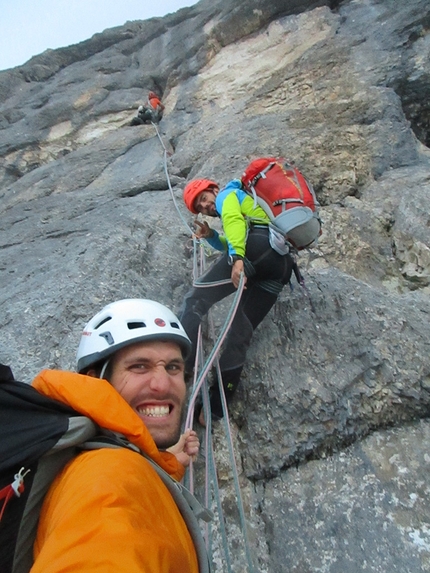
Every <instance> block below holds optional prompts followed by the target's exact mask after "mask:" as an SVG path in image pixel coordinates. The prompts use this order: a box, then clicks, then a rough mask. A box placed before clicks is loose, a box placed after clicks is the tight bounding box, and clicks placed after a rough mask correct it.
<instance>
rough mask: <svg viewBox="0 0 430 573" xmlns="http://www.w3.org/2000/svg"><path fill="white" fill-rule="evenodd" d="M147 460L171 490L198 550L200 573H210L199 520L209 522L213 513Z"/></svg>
mask: <svg viewBox="0 0 430 573" xmlns="http://www.w3.org/2000/svg"><path fill="white" fill-rule="evenodd" d="M145 459H147V460H148V461H149V463H150V464H151V465H152V467H153V468H154V469H155V471H156V472H157V474H158V475H159V477H160V478H161V480H162V482H163V483H164V485H165V486H166V487H167V489H168V490H169V492H170V494H171V496H172V497H173V499H174V500H175V502H176V505H177V506H178V509H179V511H180V513H181V515H182V517H183V518H184V521H185V523H186V525H187V528H188V531H189V532H190V535H191V538H192V540H193V543H194V547H195V549H196V553H197V559H198V562H199V572H200V573H210V563H209V558H208V553H207V549H206V544H205V541H204V539H203V536H202V532H201V529H200V525H199V522H198V521H197V520H198V519H203V520H204V521H206V522H209V521H211V520H212V519H213V513H212V512H211V511H210V510H209V509H206V508H205V507H203V505H201V503H200V502H199V501H198V500H197V499H196V498H195V497H194V495H193V494H192V493H191V492H190V491H189V490H188V489H187V488H186V487H184V486H183V485H182V484H180V483H179V482H177V481H175V480H174V479H172V478H171V477H170V476H169V474H168V473H167V472H165V471H164V470H163V469H162V468H160V466H159V465H158V464H156V463H155V462H154V461H153V460H152V459H151V458H149V457H148V456H145Z"/></svg>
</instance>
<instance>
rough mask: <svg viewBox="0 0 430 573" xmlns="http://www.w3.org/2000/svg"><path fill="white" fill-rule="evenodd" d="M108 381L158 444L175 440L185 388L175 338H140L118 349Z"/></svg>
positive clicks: (164, 444) (160, 446) (179, 423)
mask: <svg viewBox="0 0 430 573" xmlns="http://www.w3.org/2000/svg"><path fill="white" fill-rule="evenodd" d="M110 383H111V384H112V386H113V387H114V388H115V389H116V390H117V391H118V392H119V394H121V396H122V397H123V398H124V400H125V401H126V402H128V404H130V406H131V407H132V408H133V410H134V411H135V412H137V414H138V415H139V417H140V418H141V419H142V420H143V422H144V423H145V425H146V427H147V428H148V430H149V432H150V434H151V436H152V437H153V439H154V442H155V443H156V445H157V447H158V448H161V449H165V448H168V447H170V446H172V445H173V444H175V443H176V442H177V441H178V440H179V437H180V431H181V420H182V412H183V409H184V404H185V392H186V390H185V381H184V360H183V358H182V353H181V349H180V348H179V346H178V345H177V344H176V343H175V342H162V341H158V340H156V341H149V342H140V343H136V344H133V345H132V346H127V347H126V348H123V349H121V350H119V351H118V352H117V353H116V354H115V356H114V359H113V364H112V374H111V376H110Z"/></svg>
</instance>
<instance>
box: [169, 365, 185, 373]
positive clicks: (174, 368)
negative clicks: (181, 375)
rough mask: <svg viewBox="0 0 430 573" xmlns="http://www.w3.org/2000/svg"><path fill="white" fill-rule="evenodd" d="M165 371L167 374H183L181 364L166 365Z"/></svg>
mask: <svg viewBox="0 0 430 573" xmlns="http://www.w3.org/2000/svg"><path fill="white" fill-rule="evenodd" d="M166 370H167V371H168V372H172V373H176V372H183V371H184V365H183V364H168V365H167V366H166Z"/></svg>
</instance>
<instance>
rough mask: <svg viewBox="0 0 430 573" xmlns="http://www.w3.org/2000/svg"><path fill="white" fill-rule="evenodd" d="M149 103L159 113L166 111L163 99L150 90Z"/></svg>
mask: <svg viewBox="0 0 430 573" xmlns="http://www.w3.org/2000/svg"><path fill="white" fill-rule="evenodd" d="M148 103H149V105H150V106H151V107H152V108H153V109H154V110H155V111H158V112H159V113H160V112H162V111H164V105H163V104H162V103H161V100H160V98H159V97H158V95H157V94H156V93H154V92H149V94H148Z"/></svg>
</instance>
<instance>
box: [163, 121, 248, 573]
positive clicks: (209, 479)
mask: <svg viewBox="0 0 430 573" xmlns="http://www.w3.org/2000/svg"><path fill="white" fill-rule="evenodd" d="M152 125H153V126H154V128H155V131H156V134H157V137H158V139H159V141H160V143H161V146H162V148H163V163H164V172H165V175H166V179H167V184H168V187H169V190H170V193H171V196H172V200H173V204H174V206H175V208H176V210H177V212H178V214H179V217H180V219H181V220H182V222H183V224H184V225H185V227H186V229H187V231H188V232H189V233H190V234H191V236H192V240H193V285H194V286H195V287H198V288H210V287H213V286H215V285H221V284H228V283H230V282H231V279H227V280H224V281H216V282H211V283H205V284H202V283H199V281H198V277H199V276H200V275H201V274H202V273H201V272H200V273H199V270H202V269H203V271H204V267H205V248H204V244H203V242H202V241H201V240H199V239H197V238H196V236H195V234H194V232H193V230H192V229H191V227H190V226H189V225H188V223H187V221H186V220H185V218H184V217H183V215H182V213H181V211H180V209H179V205H178V203H177V201H176V197H175V195H174V192H173V188H172V185H171V181H170V176H169V171H168V166H167V149H166V147H165V145H164V142H163V140H162V138H161V135H160V133H159V130H158V127H157V125H156V124H155V123H152ZM199 247H200V248H199ZM199 263H200V269H199ZM244 286H245V276H244V274H242V275H241V277H240V281H239V286H238V288H237V290H236V292H235V294H234V297H233V301H232V304H231V307H230V309H229V311H228V314H227V317H226V320H225V323H224V325H223V327H222V328H221V330H220V332H219V335H218V338H217V339H216V340H215V335H214V326H213V321H212V317H211V314H210V313H209V315H208V318H209V321H210V329H211V334H212V338H213V340H215V342H214V345H213V348H212V350H211V352H210V353H209V356H208V357H207V359H206V361H205V362H204V363H203V342H202V334H201V325H200V327H199V334H198V341H197V353H196V363H195V369H194V372H195V375H194V382H193V387H192V392H191V395H190V398H189V406H188V411H187V416H186V421H185V428H191V427H192V425H193V418H194V409H195V403H196V400H197V397H198V395H199V393H201V394H202V396H203V409H204V412H205V420H206V432H205V452H206V468H205V503H206V506H207V507H209V506H210V503H211V500H210V492H211V491H212V492H213V495H214V498H215V504H216V507H217V510H218V515H219V529H220V535H221V540H222V546H223V551H224V556H225V565H226V567H227V571H228V573H233V569H232V564H231V558H230V553H229V549H228V537H227V531H226V525H225V518H224V512H223V509H222V502H221V495H220V487H219V483H218V477H217V472H216V464H215V453H214V449H213V443H212V439H211V438H212V417H211V412H210V401H209V391H208V385H207V377H208V373H209V371H210V369H211V368H212V366H213V365H214V364H215V367H216V371H217V376H218V383H219V385H220V395H221V403H222V409H223V413H224V418H223V420H224V432H225V435H226V438H227V446H228V451H229V458H230V463H231V470H232V474H233V481H234V488H235V494H236V499H237V504H238V510H239V517H240V522H241V530H242V535H243V541H244V546H245V555H246V560H247V563H248V572H249V573H253V572H254V566H253V563H252V559H251V554H250V544H249V540H248V536H247V527H246V519H245V512H244V507H243V500H242V496H241V491H240V484H239V472H238V469H237V464H236V459H235V455H234V445H233V438H232V432H231V426H230V422H229V416H228V407H227V401H226V398H225V393H224V387H223V384H222V376H221V370H220V366H219V361H218V358H219V354H220V350H221V347H222V344H223V342H224V340H225V338H226V336H227V334H228V331H229V329H230V327H231V324H232V322H233V320H234V316H235V314H236V311H237V309H238V306H239V303H240V299H241V296H242V293H243V289H244ZM198 372H200V373H199V374H197V373H198ZM188 480H189V487H190V490H191V491H193V490H194V475H193V464H192V463H191V464H190V468H189V472H188ZM205 534H206V545H207V549H208V552H209V554H211V551H212V543H213V541H212V533H211V526H210V524H205Z"/></svg>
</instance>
